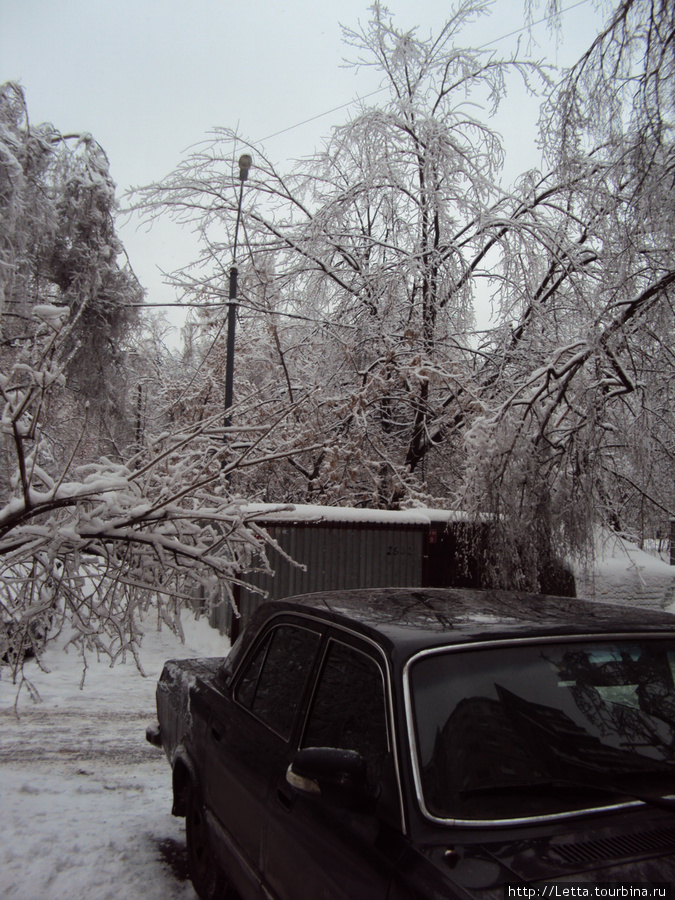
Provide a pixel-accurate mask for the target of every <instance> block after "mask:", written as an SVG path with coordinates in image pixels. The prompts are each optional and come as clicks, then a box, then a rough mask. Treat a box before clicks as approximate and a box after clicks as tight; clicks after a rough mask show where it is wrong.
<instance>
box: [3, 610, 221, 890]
mask: <svg viewBox="0 0 675 900" xmlns="http://www.w3.org/2000/svg"><path fill="white" fill-rule="evenodd" d="M143 625H144V630H145V637H144V639H143V645H142V650H141V662H142V665H143V668H144V670H145V672H146V675H147V677H145V678H143V677H142V676H141V675H140V674H139V672H138V670H137V668H136V666H135V664H134V661H133V659H129V660H128V661H127V663H126V664H123V665H119V664H118V665H116V666H115V667H114V668H110V666H109V664H108V663H106V662H103V661H101V662H96V661H95V660H91V659H90V660H89V661H88V662H89V668H88V670H87V675H86V681H85V685H84V688H83V690H80V679H81V675H82V661H81V659H78V657H77V656H76V654H75V653H74V652H73V651H71V652H70V653H69V654H65V653H64V652H63V649H62V647H63V641H61V644H60V646H59V644H58V643H57V644H55V645H54V646H51V647H49V648H48V650H47V651H46V653H45V657H44V662H45V664H46V665H47V666H48V667H49V669H50V670H51V671H50V672H49V673H46V672H41V671H40V670H39V668H38V667H37V665H36V663H35V662H34V661H31V662H30V663H28V664H27V672H28V674H29V675H30V677H31V679H32V681H33V683H34V685H35V687H36V688H37V690H38V691H39V693H40V697H41V702H39V703H35V702H33V701H32V700H31V698H30V696H29V694H28V693H27V692H25V691H23V690H22V691H21V693H20V695H19V702H18V716H17V714H16V712H15V710H14V704H15V700H16V695H17V688H16V685H13V684H12V683H11V679H10V678H8V671H7V669H6V668H2V667H0V898H2V900H85V898H86V900H108V898H110V900H113V898H114V900H178V898H181V900H182V898H190V900H194V898H195V897H196V894H195V893H194V891H193V889H192V886H191V884H190V882H189V880H188V878H187V871H186V862H185V830H184V820H183V819H176V818H174V817H173V816H172V815H171V774H170V769H169V765H168V763H167V761H166V758H165V757H164V754H163V753H162V752H161V751H160V750H158V749H156V748H154V747H152V746H151V745H150V744H148V743H147V742H146V740H145V728H146V725H148V724H149V723H150V722H152V721H155V720H156V712H155V687H156V684H157V678H158V677H159V673H160V671H161V668H162V665H163V663H164V661H165V660H166V659H170V658H177V657H191V656H223V655H224V654H225V653H226V652H227V649H228V646H229V645H228V642H227V638H223V637H222V636H221V635H219V634H218V632H216V631H214V630H213V629H212V628H210V627H209V625H208V624H207V622H206V621H205V620H201V621H199V622H195V621H194V620H192V619H191V618H190V619H189V620H188V617H187V616H184V627H185V632H186V640H185V644H181V643H180V641H179V639H178V638H177V637H176V636H175V635H173V634H171V633H170V632H169V631H168V630H167V628H166V627H164V629H163V630H162V631H161V632H158V631H157V629H156V625H155V623H154V622H152V621H150V620H146V621H145V622H144V623H143Z"/></svg>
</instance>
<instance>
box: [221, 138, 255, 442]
mask: <svg viewBox="0 0 675 900" xmlns="http://www.w3.org/2000/svg"><path fill="white" fill-rule="evenodd" d="M252 165H253V158H252V157H251V156H250V155H249V154H248V153H242V155H241V156H240V157H239V182H240V184H239V203H238V205H237V221H236V223H235V226H234V247H233V250H232V268H231V269H230V292H229V297H228V302H227V356H226V358H225V428H229V427H230V425H231V424H232V418H231V416H230V409H231V407H232V384H233V381H234V333H235V330H236V327H237V275H238V270H237V241H238V238H239V221H240V220H241V199H242V197H243V195H244V182H245V181H246V179H247V178H248V170H249V169H250V168H251V166H252ZM225 439H227V435H225Z"/></svg>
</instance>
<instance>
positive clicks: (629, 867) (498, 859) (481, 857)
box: [422, 815, 675, 900]
mask: <svg viewBox="0 0 675 900" xmlns="http://www.w3.org/2000/svg"><path fill="white" fill-rule="evenodd" d="M633 829H634V830H631V831H628V830H627V829H622V830H621V831H620V832H619V831H618V830H617V828H616V826H614V827H607V828H595V829H593V830H584V831H583V832H577V833H575V834H572V833H567V834H558V835H555V836H549V837H540V838H528V839H515V840H508V841H500V842H492V841H490V842H485V843H476V844H474V843H472V844H456V845H453V844H452V843H451V842H445V843H444V845H443V846H438V845H437V846H434V847H427V848H425V849H423V850H422V853H423V855H425V856H427V858H428V859H429V860H430V861H431V862H432V863H433V865H434V867H435V868H436V869H437V870H441V871H442V872H443V878H444V880H445V881H446V883H450V884H452V886H453V889H454V890H455V891H456V893H457V894H458V895H460V896H461V895H462V894H465V895H466V896H475V897H480V898H483V900H488V898H492V897H493V896H494V898H495V900H497V898H500V900H503V896H504V892H503V886H504V884H508V883H511V884H515V885H522V886H526V885H527V886H532V887H536V886H537V885H541V884H549V883H551V882H553V883H560V884H565V883H569V882H583V883H586V884H601V883H603V882H610V883H617V882H626V883H628V882H630V883H632V884H636V883H646V882H653V883H666V884H675V816H672V815H671V816H670V817H669V818H667V819H665V820H663V821H657V822H649V823H642V822H634V823H633Z"/></svg>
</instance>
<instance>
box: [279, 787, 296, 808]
mask: <svg viewBox="0 0 675 900" xmlns="http://www.w3.org/2000/svg"><path fill="white" fill-rule="evenodd" d="M295 798H296V795H295V794H294V793H293V791H291V790H290V789H289V788H288V787H286V783H285V782H281V783H280V784H278V785H277V800H278V801H279V803H280V804H281V806H282V807H283V808H284V809H285V810H286V812H290V811H291V809H292V808H293V804H294V803H295Z"/></svg>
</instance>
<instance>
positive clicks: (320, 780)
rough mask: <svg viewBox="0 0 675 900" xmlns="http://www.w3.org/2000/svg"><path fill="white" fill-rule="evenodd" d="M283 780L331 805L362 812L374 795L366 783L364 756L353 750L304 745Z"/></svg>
mask: <svg viewBox="0 0 675 900" xmlns="http://www.w3.org/2000/svg"><path fill="white" fill-rule="evenodd" d="M286 781H287V782H288V783H289V784H290V785H291V786H292V787H294V788H295V789H296V790H298V791H300V792H301V793H303V794H307V795H315V796H318V795H321V797H322V798H323V799H324V800H325V801H326V802H327V803H330V804H332V805H333V806H341V807H344V808H347V809H352V810H359V811H362V812H366V811H368V810H369V809H372V808H373V806H374V801H375V796H374V794H373V792H372V791H371V790H370V789H369V786H368V772H367V765H366V760H365V759H364V757H363V756H362V755H361V754H360V753H357V752H356V751H355V750H338V749H337V748H335V747H307V748H305V749H304V750H298V752H297V754H296V755H295V758H294V759H293V762H292V763H291V764H290V766H289V767H288V771H287V772H286Z"/></svg>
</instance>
